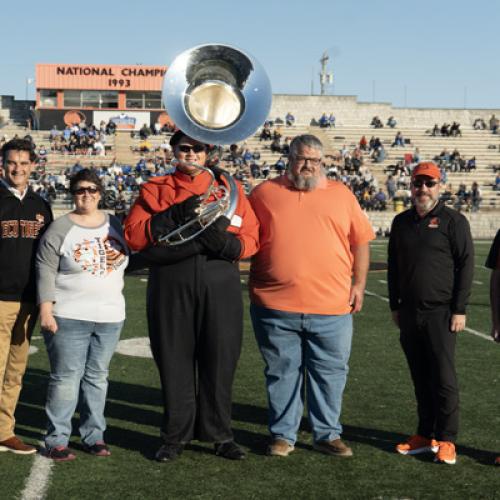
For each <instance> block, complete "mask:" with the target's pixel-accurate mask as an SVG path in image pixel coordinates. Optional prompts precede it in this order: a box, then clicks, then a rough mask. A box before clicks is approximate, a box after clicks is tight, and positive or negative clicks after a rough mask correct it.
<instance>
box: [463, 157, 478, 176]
mask: <svg viewBox="0 0 500 500" xmlns="http://www.w3.org/2000/svg"><path fill="white" fill-rule="evenodd" d="M471 170H476V157H475V156H473V157H472V158H469V159H468V160H467V165H466V167H465V171H466V172H470V171H471Z"/></svg>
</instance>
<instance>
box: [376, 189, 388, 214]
mask: <svg viewBox="0 0 500 500" xmlns="http://www.w3.org/2000/svg"><path fill="white" fill-rule="evenodd" d="M373 201H374V203H373V205H372V208H373V209H374V210H385V209H386V208H387V196H386V194H385V193H384V191H383V190H382V188H379V190H378V191H377V193H376V194H375V196H374V197H373Z"/></svg>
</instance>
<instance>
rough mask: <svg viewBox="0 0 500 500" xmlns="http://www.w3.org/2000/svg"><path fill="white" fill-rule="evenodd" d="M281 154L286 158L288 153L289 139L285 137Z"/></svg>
mask: <svg viewBox="0 0 500 500" xmlns="http://www.w3.org/2000/svg"><path fill="white" fill-rule="evenodd" d="M281 153H282V154H284V155H285V156H288V154H289V153H290V137H285V141H284V142H283V144H282V145H281Z"/></svg>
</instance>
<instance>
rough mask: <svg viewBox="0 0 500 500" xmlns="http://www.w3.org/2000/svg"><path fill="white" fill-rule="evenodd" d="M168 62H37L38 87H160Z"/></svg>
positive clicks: (87, 88)
mask: <svg viewBox="0 0 500 500" xmlns="http://www.w3.org/2000/svg"><path fill="white" fill-rule="evenodd" d="M166 71H167V67H166V66H143V65H128V66H127V65H109V64H37V65H36V68H35V75H36V88H37V89H59V90H64V89H75V90H139V91H144V92H147V91H159V90H161V88H162V84H163V76H164V75H165V72H166Z"/></svg>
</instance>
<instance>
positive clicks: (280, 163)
mask: <svg viewBox="0 0 500 500" xmlns="http://www.w3.org/2000/svg"><path fill="white" fill-rule="evenodd" d="M274 169H275V170H276V172H278V175H283V174H284V173H285V170H286V163H285V160H284V158H283V156H280V157H279V159H278V160H277V161H276V163H275V164H274Z"/></svg>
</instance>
